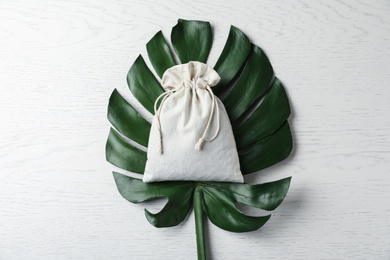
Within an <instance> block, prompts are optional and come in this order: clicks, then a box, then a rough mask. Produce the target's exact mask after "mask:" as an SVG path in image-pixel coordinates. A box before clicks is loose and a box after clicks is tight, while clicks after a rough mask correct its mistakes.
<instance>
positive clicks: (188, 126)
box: [143, 61, 243, 182]
mask: <svg viewBox="0 0 390 260" xmlns="http://www.w3.org/2000/svg"><path fill="white" fill-rule="evenodd" d="M219 80H220V77H219V75H218V73H217V72H216V71H214V70H213V69H212V68H210V67H209V66H207V65H206V64H204V63H201V62H196V61H191V62H189V63H187V64H182V65H177V66H174V67H172V68H170V69H168V70H166V71H165V73H164V75H163V78H162V86H163V87H164V89H165V90H166V92H164V93H163V94H162V95H161V96H160V97H159V98H157V100H156V102H155V108H154V109H155V116H154V118H153V122H152V127H151V130H150V136H149V145H148V153H147V162H146V167H145V173H144V177H143V181H144V182H158V181H172V180H177V181H179V180H180V181H187V180H191V181H220V182H243V177H242V173H241V171H240V164H239V160H238V154H237V148H236V143H235V140H234V137H233V132H232V127H231V125H230V121H229V118H228V116H227V114H226V110H225V107H224V106H223V104H222V102H221V101H220V100H219V99H218V98H217V97H216V96H215V95H214V94H213V92H212V90H211V87H213V86H215V85H216V84H217V83H218V82H219ZM159 100H161V103H160V106H159V107H158V109H157V104H158V103H159Z"/></svg>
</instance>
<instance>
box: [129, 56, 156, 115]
mask: <svg viewBox="0 0 390 260" xmlns="http://www.w3.org/2000/svg"><path fill="white" fill-rule="evenodd" d="M127 84H128V85H129V88H130V91H131V92H132V93H133V95H134V97H135V98H136V99H137V100H138V101H139V102H140V103H141V104H142V105H143V106H144V107H145V108H146V109H147V110H148V111H149V112H150V113H152V114H154V101H155V100H156V99H157V97H158V96H159V95H161V94H162V93H163V92H164V90H163V88H162V87H161V85H160V83H158V81H157V80H156V78H155V77H154V75H153V73H152V72H151V71H150V70H149V68H148V66H147V65H146V63H145V61H144V59H143V58H142V56H141V55H139V56H138V58H137V59H136V60H135V61H134V64H133V66H131V68H130V70H129V73H128V74H127Z"/></svg>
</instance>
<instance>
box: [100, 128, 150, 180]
mask: <svg viewBox="0 0 390 260" xmlns="http://www.w3.org/2000/svg"><path fill="white" fill-rule="evenodd" d="M106 160H107V161H108V162H110V163H112V164H113V165H115V166H118V167H120V168H122V169H125V170H128V171H131V172H135V173H141V174H143V173H144V170H145V164H146V153H145V152H144V151H141V150H139V149H137V148H135V147H134V146H132V145H130V144H129V143H126V142H125V141H124V140H123V139H122V138H121V137H120V136H119V135H118V134H117V133H116V132H115V131H114V129H112V128H111V129H110V134H109V135H108V139H107V143H106Z"/></svg>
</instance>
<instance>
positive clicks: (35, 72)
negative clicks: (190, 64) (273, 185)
mask: <svg viewBox="0 0 390 260" xmlns="http://www.w3.org/2000/svg"><path fill="white" fill-rule="evenodd" d="M389 13H390V3H389V1H388V0H374V1H362V0H356V1H347V0H342V1H341V0H330V1H325V0H321V1H316V2H315V3H314V1H309V0H299V1H277V2H276V1H255V0H252V1H245V2H242V1H222V0H216V1H212V2H209V1H200V2H197V3H195V1H188V0H180V1H179V0H173V1H156V0H154V1H152V0H142V1H140V0H133V1H114V0H107V1H92V0H87V1H59V0H51V1H49V0H42V1H35V3H33V1H27V0H16V1H1V2H0V25H1V26H0V80H1V81H0V83H1V85H0V88H1V95H0V109H1V113H0V122H1V127H0V136H1V138H0V158H1V159H0V169H1V171H0V259H196V244H195V225H194V216H193V214H191V215H190V216H189V217H188V219H187V220H186V221H185V222H184V223H183V224H182V225H179V226H178V227H174V228H169V229H156V228H154V227H153V226H151V225H150V224H149V223H148V222H147V221H146V219H145V217H144V212H143V208H144V207H145V206H146V207H147V208H148V209H150V211H151V212H157V211H158V210H159V209H160V208H161V206H162V205H163V203H164V200H162V201H158V202H156V203H154V202H148V203H146V204H142V205H134V204H131V203H128V202H127V201H125V200H124V199H122V198H121V197H120V195H119V193H118V192H117V190H116V187H115V184H114V180H113V178H112V175H111V171H112V170H117V169H115V167H113V166H111V165H109V164H108V163H106V162H105V155H104V145H105V141H106V138H107V136H108V132H109V123H108V120H107V119H106V110H107V105H108V98H109V96H110V94H111V92H112V90H113V89H114V88H117V89H118V90H119V92H120V93H121V94H123V96H124V97H125V98H126V99H127V100H128V101H130V102H131V104H132V105H133V106H134V107H135V108H136V109H137V110H138V111H139V112H140V113H141V114H142V115H144V116H145V117H146V118H147V119H148V120H149V121H150V120H151V115H150V113H149V112H147V111H145V110H144V109H142V107H141V106H140V105H139V104H138V102H137V101H136V100H135V99H134V98H133V97H132V96H131V94H130V92H129V91H128V89H127V86H126V74H127V72H128V70H129V68H130V66H131V64H132V63H133V61H134V60H135V58H136V57H137V56H138V54H142V55H143V57H144V58H145V60H146V62H147V64H148V65H150V62H149V60H148V58H147V54H146V49H145V44H146V43H147V42H148V41H149V39H150V38H151V37H152V36H153V35H154V34H155V33H156V32H157V31H158V30H162V31H163V33H164V36H165V38H166V39H169V38H170V37H169V35H170V30H171V28H172V27H173V26H174V25H175V24H176V21H177V19H178V18H183V19H196V20H206V21H210V23H211V25H212V29H213V34H214V44H213V46H212V49H211V52H210V56H209V59H208V64H210V65H214V64H215V62H216V60H217V58H218V56H219V54H220V52H221V51H222V48H223V44H224V42H225V40H226V38H227V34H228V30H229V27H230V25H231V24H233V25H235V26H237V27H238V28H240V29H242V30H243V31H244V32H245V33H246V34H247V35H248V36H249V38H250V40H251V41H252V42H253V43H255V44H257V45H259V46H260V47H261V48H262V49H263V50H264V51H265V53H266V54H267V56H268V58H269V59H270V61H271V63H272V65H273V67H274V70H275V73H276V75H277V76H278V78H279V79H280V80H281V82H282V83H283V84H284V85H285V87H286V90H287V94H288V96H289V98H290V101H291V107H292V116H291V117H290V120H289V122H290V124H291V128H292V131H293V137H294V143H295V148H294V150H293V153H292V155H291V156H290V157H289V158H288V159H287V160H285V161H284V162H282V163H280V164H279V165H277V166H274V167H271V168H268V169H265V170H263V171H262V172H261V173H255V174H251V175H249V176H246V177H245V178H246V180H247V181H249V182H256V183H259V182H265V181H271V180H276V179H279V178H282V177H287V176H293V179H292V184H291V188H290V192H289V193H288V195H287V198H286V200H285V201H284V202H283V204H282V205H281V206H280V207H279V208H278V209H277V210H276V211H275V212H274V214H273V216H272V218H271V220H270V221H269V222H268V223H267V224H266V225H265V226H264V227H263V228H262V229H260V230H258V231H255V232H250V233H244V234H235V233H230V232H226V231H223V230H220V229H218V228H217V227H215V226H213V225H212V224H211V223H210V222H208V223H207V225H206V232H207V236H208V238H209V240H208V243H209V248H210V258H211V259H389V258H390V247H389V245H388V241H389V239H390V236H389V234H390V220H389V217H388V216H389V213H390V200H389V197H390V137H389V133H390V118H389V112H390V103H389V101H388V100H389V99H390V91H389V82H390V73H389V71H390V34H389V31H390V16H389V15H388V14H389ZM122 172H123V171H122ZM242 210H243V211H244V212H246V213H248V214H259V213H262V212H260V211H257V210H254V209H250V208H246V207H242Z"/></svg>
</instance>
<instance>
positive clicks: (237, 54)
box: [212, 25, 251, 95]
mask: <svg viewBox="0 0 390 260" xmlns="http://www.w3.org/2000/svg"><path fill="white" fill-rule="evenodd" d="M250 50H251V43H250V41H249V39H248V37H247V36H246V35H245V34H244V33H243V32H242V31H240V29H238V28H237V27H234V26H233V25H232V26H231V27H230V32H229V36H228V39H227V41H226V44H225V47H224V48H223V51H222V53H221V55H220V56H219V58H218V61H217V63H216V64H215V66H214V70H215V71H217V72H218V74H219V76H220V77H221V81H220V82H219V83H218V85H216V86H215V87H213V88H212V90H213V92H214V94H215V95H219V94H221V93H222V92H223V91H224V90H225V88H226V86H227V85H228V84H229V83H230V82H231V81H232V80H233V78H234V77H235V76H236V75H237V73H238V72H239V70H240V68H241V67H242V65H243V64H244V62H245V60H246V58H247V57H248V54H249V52H250Z"/></svg>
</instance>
